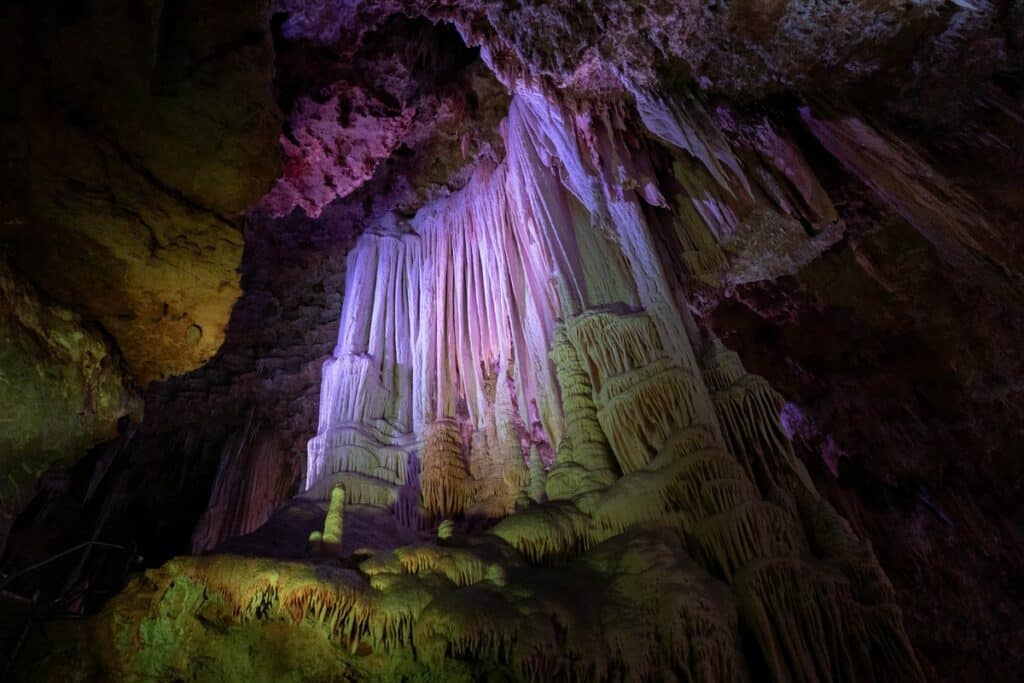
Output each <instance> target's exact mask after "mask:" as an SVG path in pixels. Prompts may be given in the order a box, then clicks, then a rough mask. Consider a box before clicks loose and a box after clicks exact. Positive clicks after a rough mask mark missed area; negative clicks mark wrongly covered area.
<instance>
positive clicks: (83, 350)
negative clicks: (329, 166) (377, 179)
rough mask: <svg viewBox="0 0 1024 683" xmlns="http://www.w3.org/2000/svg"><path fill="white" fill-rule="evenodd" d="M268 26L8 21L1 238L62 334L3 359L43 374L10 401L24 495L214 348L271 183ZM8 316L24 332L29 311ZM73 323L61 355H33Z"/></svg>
mask: <svg viewBox="0 0 1024 683" xmlns="http://www.w3.org/2000/svg"><path fill="white" fill-rule="evenodd" d="M268 22H269V14H268V7H267V6H266V4H264V3H260V2H255V3H246V4H245V6H244V7H242V8H237V7H235V6H234V5H233V4H231V3H220V4H218V3H213V4H211V3H205V2H167V3H163V2H155V3H146V4H141V5H140V4H132V3H118V2H109V1H102V0H97V1H96V2H83V3H74V6H73V7H72V6H71V5H67V4H66V3H65V4H60V3H37V4H34V5H31V4H25V3H5V5H4V7H3V8H0V24H2V25H3V26H4V36H5V37H4V40H3V47H2V48H0V50H2V53H0V60H2V61H3V63H4V69H3V71H2V72H0V90H2V92H0V131H2V133H0V140H2V145H3V148H4V165H3V168H2V170H0V185H2V188H3V189H2V190H0V219H2V220H0V240H2V246H3V252H4V258H5V259H9V260H10V261H11V262H12V263H13V264H14V265H15V266H16V267H17V269H18V270H19V272H20V273H21V274H22V276H23V277H24V278H25V279H26V280H27V281H28V282H31V283H32V284H33V285H34V286H35V287H36V288H37V289H38V290H40V296H41V297H42V301H43V302H44V303H41V304H40V306H41V307H42V309H41V310H43V309H50V308H52V309H53V311H54V312H53V313H52V314H49V319H51V320H54V321H56V320H57V319H58V318H60V317H61V316H63V317H64V318H65V319H66V320H65V322H61V323H60V324H57V323H56V322H55V323H54V325H53V326H52V327H51V326H50V325H48V324H44V325H43V329H42V331H40V332H39V333H38V340H36V339H34V337H33V335H27V334H26V333H18V334H14V333H11V335H9V336H8V339H9V340H10V341H11V344H12V346H11V347H10V348H8V349H5V350H4V352H5V353H6V354H7V356H6V357H7V359H8V360H10V361H11V362H12V363H14V365H12V366H11V368H7V369H5V370H4V371H5V372H6V373H8V374H10V375H11V376H14V374H12V373H23V372H24V371H25V367H26V366H25V362H26V361H25V360H24V359H27V358H36V359H38V360H37V361H34V362H39V363H42V366H40V367H43V368H46V369H43V370H41V371H40V374H39V375H38V377H35V376H32V377H27V378H26V377H22V378H21V381H18V382H15V383H13V384H11V385H8V387H6V388H5V395H4V404H5V405H10V406H12V411H13V412H12V415H13V417H12V418H11V419H12V422H11V425H10V427H9V430H10V438H7V434H4V437H5V438H4V442H5V443H6V444H7V445H8V446H9V449H10V450H8V449H7V448H5V449H4V451H5V452H4V458H5V461H6V460H8V459H10V460H11V461H17V462H18V463H19V464H18V465H17V467H16V468H15V469H17V470H18V471H19V473H20V474H19V475H18V479H17V481H18V485H19V486H20V485H24V490H22V491H20V493H18V494H17V495H18V496H20V497H22V498H23V497H25V496H30V495H32V493H33V491H34V489H35V483H36V480H37V479H38V475H39V474H40V470H41V468H42V467H43V465H44V464H45V462H50V461H56V460H62V461H70V460H73V459H74V458H77V457H79V456H81V455H82V454H83V453H84V452H85V450H86V449H88V448H90V447H92V446H93V445H95V444H96V443H98V442H100V441H104V440H107V439H110V438H111V437H113V436H114V435H115V434H116V433H117V432H116V423H117V419H118V418H119V417H121V416H122V415H125V414H126V413H127V412H131V413H133V414H135V416H136V417H137V416H138V413H139V411H138V409H137V407H136V408H133V409H132V410H131V411H129V410H127V409H126V408H125V407H124V402H125V401H127V400H128V398H127V397H128V396H129V393H128V392H129V391H130V389H128V387H131V386H132V385H134V386H145V385H146V384H148V383H149V382H150V381H151V380H154V379H158V378H163V377H168V376H170V375H175V374H179V373H182V372H186V371H188V370H191V369H193V368H195V367H197V366H199V365H201V364H202V363H203V362H205V361H206V360H207V359H209V358H210V357H211V356H212V355H213V354H214V352H215V351H216V350H217V349H218V347H219V346H220V345H221V343H222V341H223V339H224V329H225V326H226V324H227V320H228V316H229V314H230V311H231V308H232V306H233V305H234V303H235V301H236V299H237V298H238V295H239V283H238V280H239V276H238V267H239V265H240V262H241V258H242V248H243V240H242V234H241V230H240V223H241V220H240V219H241V216H242V214H243V212H244V211H245V209H246V207H247V206H248V205H249V204H250V203H252V202H254V201H256V200H257V199H259V198H260V197H261V196H263V195H264V194H265V192H266V190H267V188H268V187H269V185H270V183H271V181H272V180H273V179H274V177H276V175H277V173H278V157H279V152H278V150H277V144H276V138H277V134H278V132H279V130H280V117H279V114H278V112H277V108H276V105H275V103H274V100H273V96H272V92H271V82H272V79H273V55H274V51H273V45H272V42H271V37H270V31H269V26H268ZM10 303H11V302H10V301H5V304H10ZM65 307H66V310H65ZM71 311H74V313H71ZM0 314H2V315H5V316H6V317H7V319H8V320H19V319H20V320H21V321H22V323H23V322H24V318H23V316H24V314H25V311H24V310H18V309H13V308H12V309H7V308H0ZM41 316H42V319H44V320H45V319H46V318H47V316H46V315H42V314H41ZM80 321H85V323H84V328H83V330H82V332H81V334H80V335H79V336H78V337H77V338H75V339H69V340H68V341H67V344H66V346H67V350H66V351H63V350H56V351H54V352H53V353H50V352H40V345H41V347H42V348H45V347H47V346H52V345H53V343H54V342H53V340H54V338H53V336H52V335H56V334H66V335H70V334H71V333H70V332H69V331H68V330H70V329H71V328H72V327H74V326H78V325H82V324H83V323H81V322H80ZM62 329H64V331H60V330H62ZM57 348H58V349H59V348H60V345H59V344H58V347H57ZM47 354H49V355H51V356H52V357H51V358H49V359H47V358H45V355H47ZM104 358H107V359H109V360H105V361H104V360H102V359H104ZM16 359H21V360H16ZM65 364H66V365H67V366H68V367H67V368H64V369H61V368H60V366H61V365H65ZM122 368H124V369H123V370H122ZM40 382H41V384H40ZM51 382H52V384H51ZM48 385H49V386H50V389H49V390H46V389H44V387H46V386H48ZM40 392H42V394H43V396H41V395H40ZM121 396H124V397H125V398H123V399H122V398H120V397H121ZM133 400H134V399H133ZM15 406H16V407H17V410H14V407H15ZM59 406H63V407H64V408H65V409H66V411H67V412H64V413H61V412H60V411H59V410H58V407H59ZM7 429H8V428H7V426H6V425H5V431H7ZM5 469H7V466H6V465H5ZM12 482H13V480H11V481H8V482H7V483H6V484H5V485H6V486H8V487H9V488H10V487H13V486H14V484H13V483H12ZM9 495H10V491H8V492H7V493H5V497H7V496H9ZM4 535H5V534H0V537H3V536H4Z"/></svg>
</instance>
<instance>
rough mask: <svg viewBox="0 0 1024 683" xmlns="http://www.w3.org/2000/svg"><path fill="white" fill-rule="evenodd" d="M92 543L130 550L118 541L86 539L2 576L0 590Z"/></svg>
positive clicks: (103, 546) (104, 546)
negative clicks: (117, 542) (21, 577)
mask: <svg viewBox="0 0 1024 683" xmlns="http://www.w3.org/2000/svg"><path fill="white" fill-rule="evenodd" d="M91 545H97V546H100V547H102V548H116V549H117V550H125V551H127V550H128V548H126V547H125V546H123V545H117V544H116V543H107V542H106V541H84V542H82V543H79V544H78V545H76V546H74V547H72V548H68V549H67V550H64V551H62V552H59V553H57V554H56V555H53V556H51V557H48V558H46V559H45V560H43V561H42V562H37V563H36V564H33V565H31V566H29V567H25V568H24V569H22V570H21V571H18V572H15V573H13V574H11V575H9V576H5V577H3V578H0V591H2V590H3V589H4V588H6V587H7V585H8V584H9V583H11V582H12V581H14V580H15V579H16V578H18V577H19V576H24V575H25V574H30V573H32V572H34V571H35V570H37V569H41V568H42V567H45V566H46V565H48V564H50V563H51V562H53V561H55V560H59V559H60V558H62V557H67V556H68V555H70V554H71V553H73V552H75V551H77V550H81V549H82V548H86V547H88V546H91Z"/></svg>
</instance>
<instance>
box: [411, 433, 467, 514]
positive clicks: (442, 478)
mask: <svg viewBox="0 0 1024 683" xmlns="http://www.w3.org/2000/svg"><path fill="white" fill-rule="evenodd" d="M420 492H421V496H422V500H423V510H424V511H425V512H426V513H427V515H428V516H430V517H433V518H436V519H444V518H446V517H453V516H456V515H460V514H462V512H463V511H464V510H465V509H466V507H468V505H469V504H470V502H471V498H470V496H471V490H470V479H469V473H468V472H467V471H466V466H465V463H464V461H463V456H462V439H461V435H460V434H459V429H458V427H457V426H456V425H455V424H454V423H452V422H448V421H443V422H435V423H434V424H432V425H430V426H429V427H428V428H427V435H426V440H425V442H424V445H423V472H422V474H421V475H420Z"/></svg>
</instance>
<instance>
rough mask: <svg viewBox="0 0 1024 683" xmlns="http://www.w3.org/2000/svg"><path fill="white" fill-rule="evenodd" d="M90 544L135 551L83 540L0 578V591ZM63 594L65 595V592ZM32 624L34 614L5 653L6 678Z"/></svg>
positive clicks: (4, 670)
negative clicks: (11, 647) (10, 648)
mask: <svg viewBox="0 0 1024 683" xmlns="http://www.w3.org/2000/svg"><path fill="white" fill-rule="evenodd" d="M90 546H99V547H101V548H113V549H115V550H124V551H126V552H128V553H129V555H131V554H132V553H134V550H130V549H128V548H127V547H126V546H123V545H117V544H116V543H107V542H106V541H83V542H82V543H79V544H78V545H76V546H73V547H71V548H68V549H67V550H64V551H61V552H59V553H57V554H56V555H52V556H50V557H48V558H46V559H45V560H43V561H42V562H37V563H36V564H33V565H31V566H29V567H25V568H24V569H22V570H21V571H18V572H15V573H13V574H10V575H9V576H4V577H2V578H0V593H2V592H4V589H5V588H6V587H7V586H8V585H9V584H10V583H11V582H12V581H14V580H15V579H17V578H19V577H21V576H25V575H26V574H30V573H32V572H34V571H35V570H37V569H41V568H42V567H45V566H46V565H48V564H50V563H51V562H54V561H56V560H59V559H61V558H62V557H67V556H68V555H71V554H72V553H75V552H77V551H79V550H81V549H83V548H88V547H90ZM130 561H131V559H130V558H129V562H130ZM8 595H15V594H13V593H8ZM61 595H63V593H62V594H61ZM32 625H33V615H29V617H28V619H26V620H25V627H24V628H23V629H22V630H21V633H20V634H19V636H18V640H17V642H15V644H14V648H13V649H12V650H11V651H10V652H9V653H5V654H6V655H7V656H6V661H5V662H4V665H3V672H2V677H3V678H4V679H6V678H7V674H8V673H9V672H10V670H11V667H12V666H13V665H14V662H15V660H17V658H18V654H19V653H20V652H21V647H22V645H24V643H25V638H26V637H27V636H28V632H29V631H30V630H31V629H32Z"/></svg>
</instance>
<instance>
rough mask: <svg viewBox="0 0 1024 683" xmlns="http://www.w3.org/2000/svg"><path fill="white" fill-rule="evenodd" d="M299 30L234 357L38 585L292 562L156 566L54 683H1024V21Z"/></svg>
mask: <svg viewBox="0 0 1024 683" xmlns="http://www.w3.org/2000/svg"><path fill="white" fill-rule="evenodd" d="M274 9H275V11H276V12H278V14H277V16H276V17H275V26H276V27H277V28H278V30H279V32H278V35H277V38H278V40H277V48H278V55H279V61H278V65H277V66H278V80H277V89H278V101H279V102H280V103H281V106H282V108H283V109H284V111H285V114H286V117H285V120H286V123H285V127H284V131H283V135H282V137H281V147H282V149H283V151H284V155H285V158H286V164H285V170H284V173H283V175H282V177H281V178H280V179H279V180H278V182H277V183H276V184H275V185H274V187H273V189H272V190H271V192H270V193H269V194H268V195H267V197H266V199H265V200H264V202H263V203H262V204H261V205H260V207H259V209H258V210H257V211H254V212H253V213H252V214H251V215H250V217H249V220H248V225H247V230H246V253H245V256H244V258H243V269H242V287H243V290H244V295H243V297H242V298H241V299H240V300H239V302H238V304H237V305H236V307H235V309H234V311H233V314H232V320H231V324H230V326H229V328H228V331H227V338H226V342H225V344H224V345H223V347H222V348H221V350H220V352H219V354H218V355H217V356H216V357H215V358H214V359H213V360H212V361H211V362H210V363H209V364H208V365H207V366H206V367H204V368H202V369H200V370H198V371H195V372H193V373H190V374H188V375H185V376H183V377H179V378H174V379H171V380H169V381H166V382H163V383H159V384H158V385H155V386H154V387H153V388H152V389H151V391H150V392H148V395H147V401H148V402H147V417H146V420H145V421H144V422H143V423H142V424H141V425H140V426H139V427H138V429H137V430H131V431H129V432H127V433H126V434H124V435H122V437H121V438H120V439H119V440H118V441H116V442H114V443H112V444H108V445H107V446H105V447H103V448H101V449H97V451H96V452H94V453H93V454H92V455H91V456H90V457H89V458H88V459H86V460H85V461H83V462H82V463H80V464H79V465H78V467H77V468H75V470H73V471H71V472H70V473H69V474H68V475H67V476H66V477H63V478H62V477H59V476H56V475H55V476H53V477H51V478H48V479H47V489H46V491H45V493H44V494H43V495H42V496H41V497H40V498H39V499H38V500H37V501H36V503H35V504H34V505H33V506H32V508H31V509H30V510H29V511H28V512H27V513H26V514H25V515H23V516H22V517H21V518H20V519H19V520H18V524H17V525H16V527H15V530H14V538H15V541H16V542H15V543H12V545H11V548H12V550H11V551H9V552H8V554H7V556H6V558H5V566H7V567H14V568H17V567H21V566H27V565H29V564H31V563H32V562H33V561H35V560H37V559H40V558H41V557H42V556H45V552H43V551H44V550H46V549H49V550H51V551H56V550H59V549H61V548H63V547H65V546H66V545H69V540H68V539H79V538H89V537H104V538H109V539H111V540H115V541H119V542H124V543H126V544H129V545H130V544H131V543H132V542H135V543H137V547H138V548H139V549H140V550H141V552H142V554H143V555H145V556H146V557H147V561H148V562H149V563H151V564H160V563H162V562H163V561H164V560H165V559H166V558H167V557H168V556H170V555H172V554H181V553H185V552H188V551H189V550H192V551H194V552H200V551H206V550H210V549H215V550H216V551H217V552H219V553H234V554H236V555H237V554H241V555H250V556H251V555H256V556H259V557H260V558H262V559H253V558H250V559H246V560H240V559H239V558H238V557H236V556H217V555H215V556H213V557H209V558H199V559H194V558H193V559H188V558H184V559H176V560H174V561H172V562H171V563H169V564H167V565H166V566H165V567H163V568H161V569H156V570H153V571H150V572H149V573H147V575H146V576H145V577H144V578H138V579H136V580H135V581H133V582H132V583H131V585H130V586H129V588H128V589H127V590H126V591H125V592H124V593H123V594H122V595H121V596H120V597H118V598H117V599H115V600H114V601H113V602H111V603H110V605H109V606H108V608H107V609H106V610H105V611H104V612H103V613H102V614H101V615H99V616H98V617H96V618H95V619H93V620H92V621H90V622H89V623H88V624H87V625H85V626H84V627H83V628H81V629H78V630H77V631H76V632H75V633H72V634H66V633H65V634H59V633H58V634H53V633H50V634H48V635H47V637H43V638H41V639H40V640H38V641H36V647H38V648H39V652H54V653H57V655H55V656H54V657H52V658H51V659H49V660H43V659H42V658H41V657H40V658H38V659H39V661H41V662H42V665H43V670H44V671H45V672H47V675H49V676H50V677H58V676H65V675H66V674H67V673H68V666H67V661H61V659H60V657H61V656H65V657H69V656H74V657H75V658H77V662H79V663H82V666H80V667H78V670H81V671H85V672H86V673H85V676H86V677H90V676H92V677H102V676H108V677H111V676H113V677H127V678H131V677H136V678H179V677H180V678H189V677H195V676H200V677H201V676H204V675H205V676H208V677H231V676H243V677H246V678H251V679H260V678H261V677H267V678H280V677H282V676H285V675H287V674H296V673H298V675H301V676H304V677H307V678H310V677H311V678H318V677H319V678H330V677H339V678H340V677H358V678H374V677H377V678H384V679H387V678H388V677H391V678H395V677H401V676H408V677H414V676H431V675H433V676H435V677H439V678H444V679H445V680H457V679H460V678H462V679H465V680H479V679H480V678H481V677H483V676H485V675H488V674H490V675H498V676H506V677H511V678H521V679H539V680H550V679H552V678H557V677H560V676H561V677H576V678H604V677H606V678H612V679H614V678H625V679H633V678H637V679H639V678H643V677H644V676H647V677H649V678H654V679H659V678H667V677H668V676H669V673H670V672H671V673H672V674H673V675H677V676H681V675H683V674H681V673H680V672H685V676H686V677H688V678H689V679H691V680H709V681H710V680H744V679H745V678H747V677H749V678H753V679H754V680H761V679H775V680H814V679H832V680H843V679H847V680H857V681H861V680H872V679H874V680H914V679H919V678H921V677H922V676H923V677H925V678H927V679H930V680H931V679H934V680H944V679H948V680H971V679H974V678H978V677H979V676H980V675H981V673H980V672H981V671H983V670H984V672H985V673H986V675H989V676H992V677H994V678H997V679H1001V678H1007V679H1010V678H1012V677H1013V676H1014V675H1016V672H1017V671H1019V670H1020V668H1021V662H1020V661H1019V657H1018V655H1017V653H1019V652H1021V651H1022V648H1021V642H1022V639H1024V629H1022V628H1021V626H1020V624H1021V623H1022V615H1021V613H1020V609H1019V605H1018V604H1017V603H1016V601H1015V599H1016V597H1019V595H1018V592H1017V591H1018V590H1019V589H1017V588H1016V587H1015V580H1016V579H1019V576H1020V575H1021V572H1022V569H1024V552H1022V549H1024V543H1022V541H1021V536H1020V528H1019V527H1020V525H1019V509H1020V508H1019V503H1017V501H1018V500H1019V494H1020V489H1021V486H1022V483H1021V482H1022V472H1021V470H1020V463H1019V458H1017V457H1016V453H1017V451H1018V450H1019V448H1018V444H1019V442H1020V439H1021V438H1022V436H1021V435H1020V433H1019V432H1020V429H1019V425H1020V424H1022V423H1024V420H1022V417H1024V416H1022V415H1020V409H1019V406H1020V405H1022V402H1021V400H1020V399H1021V396H1020V393H1021V387H1020V380H1019V378H1020V376H1021V371H1022V369H1024V368H1021V365H1020V363H1021V359H1020V357H1019V354H1017V353H1014V350H1015V349H1017V348H1019V347H1020V340H1021V338H1022V330H1021V282H1022V277H1021V275H1022V273H1024V259H1022V251H1021V246H1022V243H1021V238H1020V235H1021V234H1024V233H1022V230H1021V225H1020V215H1021V214H1020V210H1021V208H1024V204H1022V199H1021V193H1020V189H1019V187H1018V185H1019V183H1017V182H1016V180H1015V179H1017V178H1019V177H1020V176H1021V173H1022V172H1024V168H1021V157H1020V155H1019V148H1020V147H1019V145H1020V140H1021V139H1024V131H1022V130H1021V123H1020V122H1021V120H1022V115H1021V111H1022V103H1021V100H1020V92H1021V91H1020V89H1019V71H1015V69H1019V67H1020V62H1019V47H1020V45H1021V38H1022V36H1021V34H1020V29H1019V26H1020V25H1021V22H1020V21H1019V16H1020V15H1019V12H1020V4H1019V3H1011V2H977V3H971V4H970V5H969V6H968V4H967V3H958V2H953V3H938V2H922V3H915V4H907V3H886V2H852V3H850V2H820V3H801V2H787V3H782V2H779V3H770V2H769V3H749V2H729V3H718V4H715V5H708V4H706V3H692V2H665V3H649V4H640V5H638V4H637V3H592V4H587V3H560V4H553V3H538V2H523V3H501V4H499V3H491V2H473V1H469V2H460V3H429V5H428V4H427V3H419V2H400V1H397V0H396V1H394V2H383V3H362V2H304V1H301V0H279V1H278V2H275V3H274ZM396 12H399V13H401V14H396ZM406 15H408V16H406ZM421 15H422V16H421ZM409 17H418V18H409ZM432 21H440V22H442V23H440V24H438V25H437V26H434V25H432V24H431V23H430V22H432ZM448 22H450V23H448ZM452 26H454V27H455V29H453V28H452ZM456 30H457V31H458V32H459V33H460V34H461V35H462V36H464V37H465V39H466V41H467V42H468V43H470V44H476V45H479V46H480V59H478V58H477V55H476V53H475V52H474V51H473V50H470V49H467V48H465V46H464V45H462V44H461V43H460V42H458V41H456V39H455V34H454V31H456ZM485 65H486V66H485ZM488 69H491V70H493V72H494V75H493V76H492V75H490V74H489V71H488ZM993 74H996V75H997V76H998V77H997V78H996V79H992V78H991V76H992V75H993ZM499 81H500V82H501V83H503V84H504V86H505V87H504V88H503V87H499V86H498V85H497V83H498V82H499ZM766 95H770V96H771V97H770V99H764V96H766ZM506 115H507V118H506V120H505V121H504V123H502V124H501V125H500V127H499V120H500V119H502V118H505V117H506ZM346 261H347V266H346ZM712 333H714V334H717V335H718V337H719V338H720V339H721V340H722V341H719V340H718V339H716V338H715V336H714V334H712ZM204 334H205V333H204ZM193 336H194V335H193ZM723 342H724V343H723ZM730 349H732V351H730ZM735 352H738V355H737V353H735ZM324 361H326V363H324ZM321 366H323V374H322V375H321ZM753 373H756V374H753ZM777 391H778V392H780V393H781V395H780V393H776V392H777ZM318 418H319V419H318ZM314 435H315V436H314ZM309 437H313V439H312V441H310V443H309V447H308V452H306V450H305V449H306V444H305V442H306V440H307V439H308V438H309ZM805 466H806V467H805ZM339 487H341V488H339ZM299 491H301V492H302V493H303V495H302V497H300V498H298V499H293V500H291V501H288V498H289V496H291V495H292V494H294V493H296V492H299ZM338 491H344V493H343V496H341V495H339V496H338V499H340V498H341V497H343V498H344V501H345V508H344V515H343V518H344V524H343V525H342V524H340V519H341V515H340V514H335V513H340V510H339V508H338V506H337V505H335V506H334V508H333V511H331V510H330V509H329V506H328V503H327V501H328V499H329V498H333V497H335V492H338ZM279 508H280V509H279ZM833 508H835V509H833ZM275 510H277V512H276V513H275ZM835 510H838V511H839V513H840V514H841V515H842V517H840V516H839V515H838V514H836V511H835ZM326 516H330V517H331V520H332V521H331V522H330V524H325V517H326ZM844 518H845V520H844ZM268 520H269V521H268ZM264 522H267V523H266V524H263V523H264ZM335 522H339V523H338V524H335ZM261 525H262V526H261ZM491 525H493V526H491ZM336 527H341V528H342V529H343V532H342V538H341V539H340V543H335V539H334V531H333V530H334V529H335V528H336ZM328 528H330V530H331V532H330V534H329V535H330V539H329V542H330V544H331V550H330V552H327V553H325V552H324V547H323V540H324V539H325V538H326V537H327V536H328V530H329V529H328ZM313 532H316V533H318V534H319V536H311V534H312V533H313ZM239 535H241V537H240V538H234V539H231V540H228V541H227V542H225V540H226V539H230V538H231V537H233V536H239ZM309 538H315V539H316V540H317V548H310V547H309V546H308V545H307V542H306V539H309ZM338 546H340V555H341V556H340V558H339V557H336V555H337V551H338ZM311 550H313V551H315V552H311ZM268 555H269V556H271V557H275V558H277V557H280V558H284V557H287V558H288V559H289V560H291V561H292V562H290V563H282V562H281V561H279V560H276V559H266V556H268ZM876 555H877V559H876ZM109 569H110V563H109V562H104V560H103V559H102V558H95V557H93V558H91V559H90V560H89V561H88V562H83V563H82V565H80V566H79V567H77V568H76V569H74V570H73V571H72V572H70V573H69V572H64V573H60V572H55V573H56V574H59V575H58V576H57V577H56V579H55V580H54V582H55V583H56V584H57V585H69V584H73V583H74V582H75V581H76V580H81V579H85V578H90V577H97V576H100V575H102V574H103V572H104V571H108V570H109ZM951 585H952V586H955V587H956V589H957V599H955V600H954V599H938V598H937V596H945V595H948V594H949V591H950V586H951ZM33 586H38V584H32V583H27V584H24V586H21V585H19V588H22V589H23V590H29V589H30V588H32V587H33ZM652 596H653V597H654V599H652ZM581 598H583V599H581ZM481 606H483V607H484V608H485V609H481ZM125 615H129V616H128V617H126V616H125ZM47 638H49V639H47ZM253 642H257V643H261V644H262V643H270V642H287V643H288V645H287V647H286V648H284V649H285V650H286V651H287V652H288V653H296V656H295V657H294V658H293V659H287V660H286V659H275V660H274V661H263V660H260V661H259V663H258V665H256V666H253V665H252V663H251V662H249V661H245V662H241V661H237V660H236V659H234V658H233V656H232V655H231V654H229V653H235V652H240V651H247V649H248V648H249V647H250V645H251V643H253ZM243 643H244V645H242V644H243ZM666 644H668V645H667V646H666ZM339 646H340V648H339ZM268 647H269V646H268ZM257 649H259V648H257ZM307 652H308V653H313V655H311V656H309V657H305V656H302V657H300V656H298V653H307ZM346 652H347V653H348V654H344V653H346ZM753 653H756V655H755V654H753ZM982 660H983V661H984V664H980V663H979V662H981V661H982ZM197 662H199V663H200V664H196V663H197ZM197 667H200V668H197ZM203 667H205V668H203Z"/></svg>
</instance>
